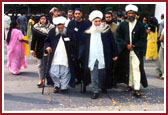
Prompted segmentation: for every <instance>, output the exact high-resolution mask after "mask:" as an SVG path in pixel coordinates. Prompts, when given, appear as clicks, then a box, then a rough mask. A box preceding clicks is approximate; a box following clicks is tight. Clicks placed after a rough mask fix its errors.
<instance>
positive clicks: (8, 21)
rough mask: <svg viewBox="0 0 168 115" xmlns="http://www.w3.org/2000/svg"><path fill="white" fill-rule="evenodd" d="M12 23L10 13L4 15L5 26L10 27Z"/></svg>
mask: <svg viewBox="0 0 168 115" xmlns="http://www.w3.org/2000/svg"><path fill="white" fill-rule="evenodd" d="M10 23H11V18H10V17H9V16H8V15H5V16H4V28H9V27H10Z"/></svg>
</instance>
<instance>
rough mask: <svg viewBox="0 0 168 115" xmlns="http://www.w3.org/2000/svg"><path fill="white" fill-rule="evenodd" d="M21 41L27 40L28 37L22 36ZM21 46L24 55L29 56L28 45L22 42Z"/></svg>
mask: <svg viewBox="0 0 168 115" xmlns="http://www.w3.org/2000/svg"><path fill="white" fill-rule="evenodd" d="M23 40H28V37H27V36H24V38H23ZM23 45H24V49H25V55H26V56H29V44H27V43H25V42H23Z"/></svg>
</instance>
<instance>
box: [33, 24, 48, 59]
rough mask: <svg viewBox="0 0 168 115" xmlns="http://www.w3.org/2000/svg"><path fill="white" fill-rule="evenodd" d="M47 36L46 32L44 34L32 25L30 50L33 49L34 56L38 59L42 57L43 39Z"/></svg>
mask: <svg viewBox="0 0 168 115" xmlns="http://www.w3.org/2000/svg"><path fill="white" fill-rule="evenodd" d="M46 37H47V34H44V33H42V32H40V31H38V30H37V29H35V28H34V27H33V28H32V42H31V50H34V51H35V54H36V57H37V58H38V59H42V57H43V52H44V50H43V48H44V41H45V38H46Z"/></svg>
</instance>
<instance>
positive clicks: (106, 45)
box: [83, 29, 118, 88]
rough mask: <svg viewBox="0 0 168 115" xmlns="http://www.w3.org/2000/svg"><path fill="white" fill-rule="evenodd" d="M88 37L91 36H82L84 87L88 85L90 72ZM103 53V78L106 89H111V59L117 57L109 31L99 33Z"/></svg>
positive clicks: (114, 44)
mask: <svg viewBox="0 0 168 115" xmlns="http://www.w3.org/2000/svg"><path fill="white" fill-rule="evenodd" d="M90 37H91V34H87V33H85V34H84V38H85V47H84V48H85V52H84V77H83V81H84V84H85V85H88V84H89V82H90V75H89V74H90V70H89V68H88V60H89V49H90ZM101 38H102V44H103V51H104V60H105V71H106V74H105V77H106V86H105V87H106V88H112V61H113V57H116V56H118V51H117V45H116V43H115V40H114V37H113V34H112V32H111V30H110V29H108V31H106V32H105V33H101Z"/></svg>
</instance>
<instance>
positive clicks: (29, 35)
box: [27, 16, 34, 42]
mask: <svg viewBox="0 0 168 115" xmlns="http://www.w3.org/2000/svg"><path fill="white" fill-rule="evenodd" d="M33 25H34V20H33V16H30V19H29V21H28V24H27V37H28V41H29V42H31V41H32V26H33Z"/></svg>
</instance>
